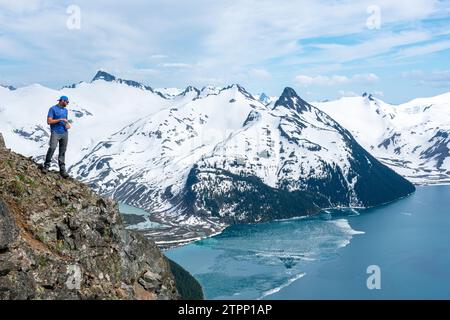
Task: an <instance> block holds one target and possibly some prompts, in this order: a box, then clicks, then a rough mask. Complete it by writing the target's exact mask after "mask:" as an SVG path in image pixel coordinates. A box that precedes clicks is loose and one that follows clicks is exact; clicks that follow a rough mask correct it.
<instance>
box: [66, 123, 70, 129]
mask: <svg viewBox="0 0 450 320" xmlns="http://www.w3.org/2000/svg"><path fill="white" fill-rule="evenodd" d="M65 127H66V129H70V127H71V125H70V123H69V121H67V122H66V124H65Z"/></svg>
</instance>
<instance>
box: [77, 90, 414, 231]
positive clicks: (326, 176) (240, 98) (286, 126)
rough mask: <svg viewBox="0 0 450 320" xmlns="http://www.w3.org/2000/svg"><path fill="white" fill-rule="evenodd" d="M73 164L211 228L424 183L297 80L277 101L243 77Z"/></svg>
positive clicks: (149, 205) (126, 194)
mask: <svg viewBox="0 0 450 320" xmlns="http://www.w3.org/2000/svg"><path fill="white" fill-rule="evenodd" d="M193 91H194V90H190V91H188V92H193ZM71 172H72V174H74V175H75V176H76V177H77V178H79V179H81V180H84V181H87V182H89V183H90V184H91V185H92V186H93V187H94V188H95V189H96V190H98V192H100V193H102V194H107V195H112V196H114V197H115V198H117V199H119V200H121V201H124V202H126V203H129V204H131V205H134V206H137V207H140V208H144V209H146V210H148V211H150V212H154V213H155V214H156V215H157V216H158V217H159V218H160V219H161V221H163V222H165V223H173V222H174V221H175V222H176V224H178V225H183V224H187V225H192V224H198V225H202V226H204V227H205V229H208V228H209V229H210V230H217V229H220V228H221V227H223V223H234V222H255V221H267V220H272V219H275V218H286V217H292V216H298V215H304V214H308V213H313V212H316V211H318V210H319V208H323V207H334V206H361V207H362V206H372V205H376V204H380V203H384V202H388V201H391V200H393V199H396V198H398V197H401V196H404V195H406V194H409V193H411V192H412V191H413V190H414V187H413V186H412V185H411V184H410V183H409V182H408V181H406V180H405V179H403V178H402V177H400V176H399V175H397V174H395V173H394V172H393V171H392V170H390V169H389V168H387V167H385V166H383V165H381V164H380V163H379V162H378V161H377V160H376V159H375V158H373V157H372V156H371V155H370V154H368V153H367V152H366V151H365V150H364V149H363V148H362V147H360V146H359V145H358V143H357V142H356V141H355V140H354V139H353V138H352V136H351V134H350V133H349V132H348V131H346V130H345V129H344V128H342V127H341V126H340V125H339V124H338V123H336V122H335V121H333V120H332V119H331V118H330V117H329V116H327V115H326V114H324V113H323V112H321V111H319V110H318V109H316V108H314V107H313V106H311V105H309V104H308V103H306V102H305V101H303V100H302V99H301V98H300V97H298V96H297V94H296V93H295V91H294V90H292V89H290V88H286V89H285V90H284V92H283V94H282V95H281V97H280V99H278V100H277V102H276V103H275V104H274V106H273V108H270V107H268V106H266V105H264V104H263V103H261V102H259V101H258V100H257V99H255V98H254V97H253V96H252V95H251V94H250V93H248V92H247V91H246V90H245V89H244V88H242V87H240V86H239V85H232V86H229V87H226V88H223V89H221V90H220V91H219V92H217V93H212V94H209V95H207V96H206V97H197V98H194V99H192V100H191V101H190V102H188V103H185V104H182V105H179V106H177V107H172V108H168V109H163V110H160V111H159V112H155V113H153V114H150V115H148V116H146V117H144V118H142V119H139V120H138V121H135V122H133V123H131V124H130V125H129V126H126V127H124V128H123V129H122V130H119V131H117V132H116V133H114V134H112V135H110V136H109V137H107V138H106V139H104V140H103V141H101V142H99V144H98V145H97V146H95V147H94V148H93V149H92V150H91V152H90V153H88V154H86V155H85V156H84V157H83V158H82V159H81V160H80V161H79V162H78V163H77V164H75V165H74V166H73V167H72V168H71Z"/></svg>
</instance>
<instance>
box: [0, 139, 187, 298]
mask: <svg viewBox="0 0 450 320" xmlns="http://www.w3.org/2000/svg"><path fill="white" fill-rule="evenodd" d="M1 141H2V139H1V138H0V299H178V298H180V295H179V293H178V291H177V287H176V283H175V280H174V277H173V274H172V273H171V270H170V265H169V261H168V259H167V258H166V257H165V256H164V255H163V254H162V253H161V251H160V250H159V249H158V248H157V247H156V245H155V244H154V242H152V241H150V240H148V239H146V238H144V237H143V236H141V235H139V234H136V233H132V232H130V231H128V230H125V228H124V226H123V224H122V219H121V216H120V214H119V211H118V206H117V203H116V202H115V201H113V200H110V199H106V198H101V197H99V196H98V195H96V194H94V193H93V192H92V191H91V189H90V188H89V187H88V186H86V185H84V184H82V183H80V182H77V181H75V180H73V179H70V178H69V179H62V178H61V177H60V176H59V175H58V174H57V173H53V172H49V173H48V174H46V175H44V174H43V173H41V172H40V170H39V168H38V167H37V165H36V164H35V163H34V162H32V161H31V160H30V159H29V158H25V157H23V156H21V155H18V154H15V153H13V152H10V151H8V150H6V149H5V148H2V147H1V146H2V145H1Z"/></svg>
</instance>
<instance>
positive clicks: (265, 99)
mask: <svg viewBox="0 0 450 320" xmlns="http://www.w3.org/2000/svg"><path fill="white" fill-rule="evenodd" d="M255 97H256V99H258V100H259V101H260V102H262V103H263V104H265V105H268V104H270V103H275V102H276V101H277V100H278V97H271V96H268V95H266V94H265V93H264V92H261V93H260V94H257V95H256V96H255Z"/></svg>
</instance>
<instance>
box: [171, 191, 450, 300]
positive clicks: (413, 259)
mask: <svg viewBox="0 0 450 320" xmlns="http://www.w3.org/2000/svg"><path fill="white" fill-rule="evenodd" d="M165 254H166V255H167V256H168V257H169V258H171V259H173V260H174V261H176V262H177V263H179V264H180V265H181V266H183V267H184V268H185V269H187V270H188V271H189V272H191V273H192V274H193V275H194V276H195V277H196V279H197V280H198V281H199V282H200V283H201V285H202V287H203V290H204V293H205V296H206V299H450V186H426V187H417V191H416V192H415V193H414V194H412V195H410V196H409V197H406V198H403V199H400V200H397V201H395V202H393V203H390V204H387V205H383V206H380V207H376V208H370V209H364V210H349V209H345V210H332V211H327V212H324V214H321V215H319V216H317V217H314V218H303V219H292V220H284V221H275V222H271V223H264V224H255V225H235V226H232V227H229V228H227V229H226V230H225V231H224V232H223V233H221V234H220V235H217V236H214V237H211V238H207V239H203V240H200V241H197V242H194V243H191V244H189V245H186V246H183V247H178V248H175V249H171V250H168V251H166V252H165ZM369 266H376V268H379V273H378V272H377V273H376V274H373V273H372V272H370V273H368V271H367V269H368V267H369ZM371 270H372V269H371ZM374 276H376V277H377V278H376V279H377V280H376V281H377V284H379V286H380V289H376V288H375V289H369V288H368V285H367V280H368V278H369V277H374Z"/></svg>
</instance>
